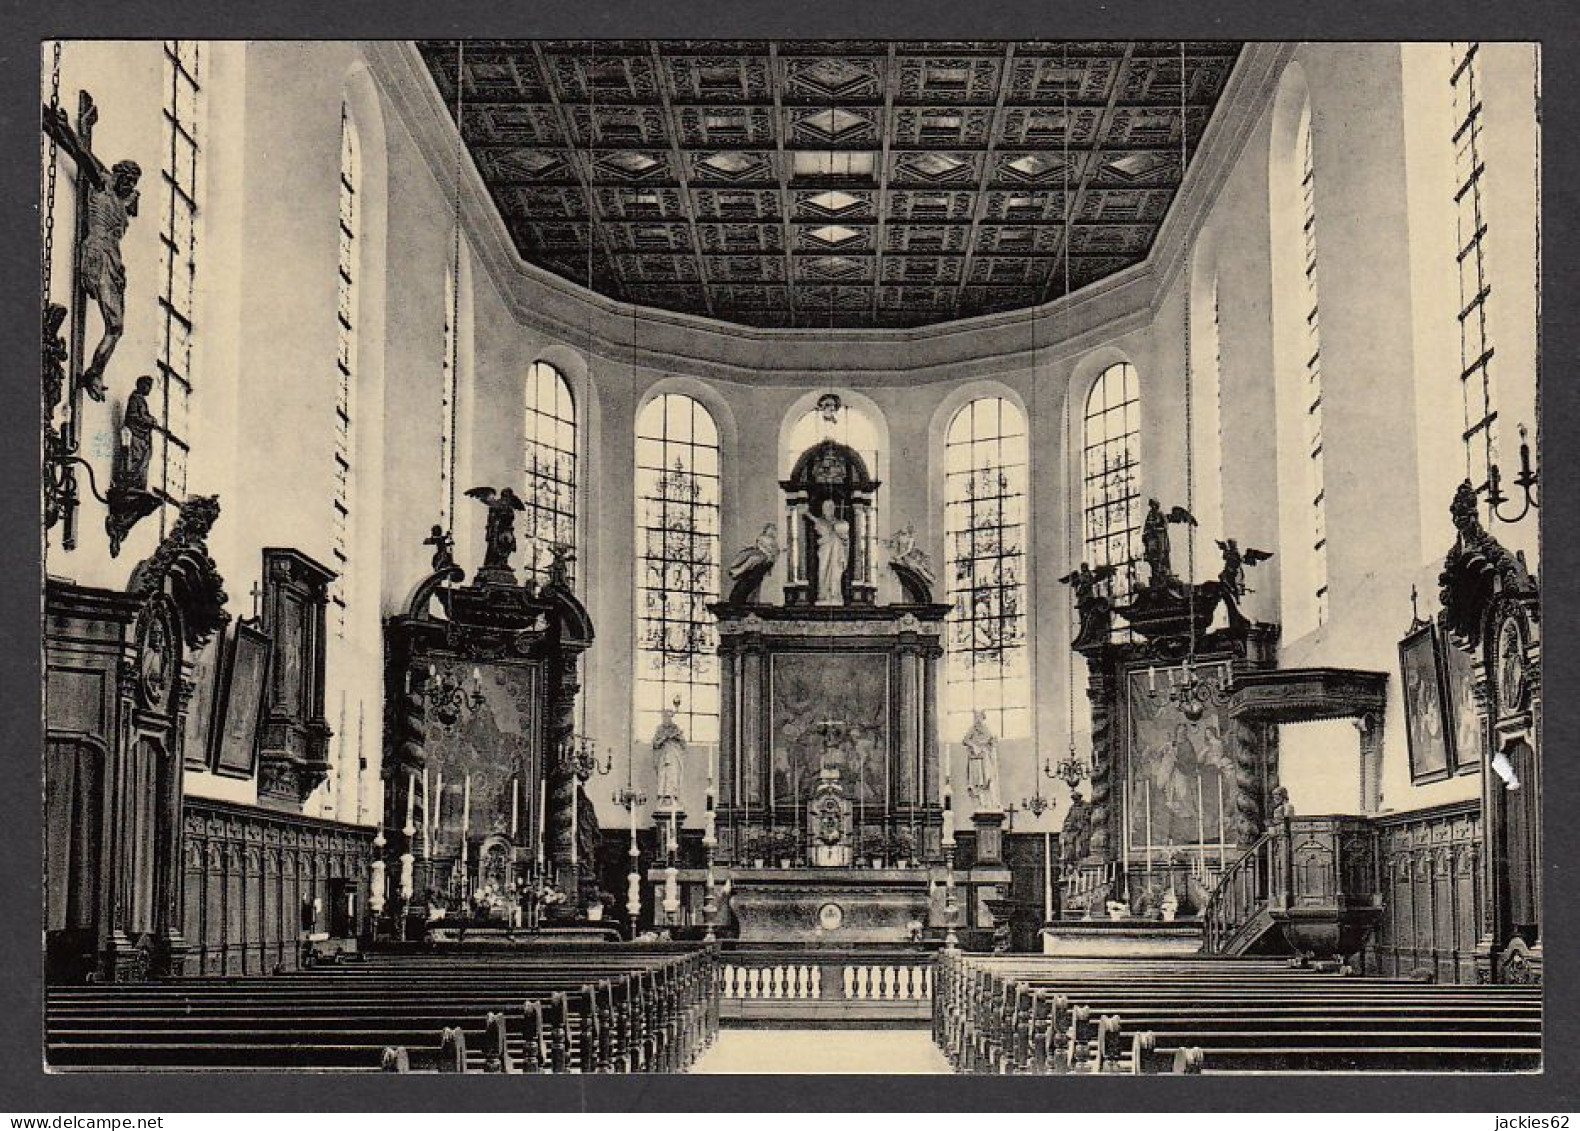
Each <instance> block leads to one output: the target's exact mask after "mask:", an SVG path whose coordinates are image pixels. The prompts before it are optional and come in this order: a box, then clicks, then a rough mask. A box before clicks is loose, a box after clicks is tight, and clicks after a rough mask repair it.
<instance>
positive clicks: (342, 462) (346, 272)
mask: <svg viewBox="0 0 1580 1131" xmlns="http://www.w3.org/2000/svg"><path fill="white" fill-rule="evenodd" d="M361 179H362V159H361V147H360V145H359V143H358V139H357V126H356V122H355V120H354V119H353V118H352V117H351V113H350V111H349V110H348V109H347V108H346V107H345V106H344V105H342V106H341V107H340V282H339V287H340V304H339V308H338V311H337V314H336V316H337V318H338V319H339V322H340V348H339V354H338V356H337V358H336V361H335V368H336V377H337V382H336V385H335V489H334V499H333V503H332V507H333V509H332V511H331V515H330V524H329V536H330V554H331V555H332V557H333V558H334V561H333V562H332V563H331V564H332V566H333V568H334V569H335V571H336V573H338V574H339V575H340V579H339V581H338V582H337V583H336V584H335V587H334V591H333V593H332V596H331V606H332V610H333V621H334V631H335V635H336V636H339V637H342V638H343V637H344V636H345V634H346V605H347V601H348V599H349V594H350V591H351V584H350V580H349V578H348V573H349V571H350V567H351V506H352V501H353V498H352V496H353V487H354V474H355V464H354V461H355V456H356V446H355V444H354V443H353V441H354V439H355V432H354V430H353V424H354V420H355V415H354V414H355V411H356V405H355V404H354V403H353V402H354V399H355V398H354V395H353V394H354V393H355V390H356V383H357V382H356V378H357V326H358V313H357V273H358V272H357V268H358V262H357V256H358V254H359V253H360V251H361V246H360V245H359V244H358V242H357V240H358V237H359V235H360V234H361V218H362V217H361V210H360V208H359V206H358V201H357V191H358V188H359V186H360V184H361Z"/></svg>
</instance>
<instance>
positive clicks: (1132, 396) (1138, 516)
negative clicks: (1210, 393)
mask: <svg viewBox="0 0 1580 1131" xmlns="http://www.w3.org/2000/svg"><path fill="white" fill-rule="evenodd" d="M1081 436H1082V439H1081V450H1082V466H1081V514H1082V544H1083V545H1084V547H1085V553H1084V554H1083V555H1082V560H1083V561H1085V562H1087V563H1088V564H1090V565H1091V566H1092V567H1093V568H1094V569H1095V568H1097V567H1099V566H1113V567H1114V568H1115V571H1116V572H1115V575H1114V580H1113V592H1114V597H1115V599H1116V600H1118V601H1121V602H1122V601H1124V600H1125V599H1126V598H1128V596H1129V594H1130V591H1131V590H1132V589H1133V588H1134V587H1135V584H1136V578H1135V569H1136V562H1137V561H1138V560H1139V559H1140V557H1141V520H1142V513H1143V507H1142V503H1141V393H1140V388H1139V385H1138V382H1137V379H1136V367H1135V366H1134V365H1131V364H1130V363H1129V362H1128V361H1121V362H1117V363H1115V364H1113V365H1110V366H1109V367H1108V368H1107V369H1105V370H1103V372H1102V373H1100V374H1099V375H1098V377H1097V380H1096V381H1095V382H1093V384H1092V387H1091V389H1090V390H1089V391H1088V392H1087V394H1086V418H1085V421H1084V424H1083V427H1082V433H1081ZM1116 631H1118V632H1123V631H1126V630H1125V629H1123V628H1122V627H1117V626H1116Z"/></svg>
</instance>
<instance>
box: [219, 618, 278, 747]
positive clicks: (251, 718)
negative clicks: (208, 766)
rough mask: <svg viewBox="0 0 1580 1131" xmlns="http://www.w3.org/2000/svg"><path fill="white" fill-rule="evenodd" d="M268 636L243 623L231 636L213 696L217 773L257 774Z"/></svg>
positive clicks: (268, 644)
mask: <svg viewBox="0 0 1580 1131" xmlns="http://www.w3.org/2000/svg"><path fill="white" fill-rule="evenodd" d="M271 647H272V644H271V642H270V640H269V637H268V636H267V635H266V634H265V633H264V632H263V631H262V630H261V629H260V628H258V627H257V626H256V625H253V624H249V623H248V622H246V621H241V622H239V623H238V624H237V625H236V628H235V631H234V632H233V633H232V635H231V639H230V648H229V649H228V650H227V651H226V652H225V656H224V663H223V665H222V666H221V670H220V684H219V690H218V692H217V693H216V695H215V697H214V709H215V718H214V734H215V739H214V746H215V751H214V772H215V773H216V774H222V775H224V776H225V777H233V778H249V777H251V776H252V775H253V774H254V773H256V772H257V765H258V718H259V716H260V715H261V714H262V713H263V693H264V690H265V686H266V681H267V680H268V676H269V652H270V649H271Z"/></svg>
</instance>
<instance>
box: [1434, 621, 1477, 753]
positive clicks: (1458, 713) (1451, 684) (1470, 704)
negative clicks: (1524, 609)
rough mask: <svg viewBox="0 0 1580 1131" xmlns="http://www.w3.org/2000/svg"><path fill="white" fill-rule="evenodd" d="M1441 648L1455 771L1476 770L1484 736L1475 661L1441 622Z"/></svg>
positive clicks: (1439, 632) (1439, 631)
mask: <svg viewBox="0 0 1580 1131" xmlns="http://www.w3.org/2000/svg"><path fill="white" fill-rule="evenodd" d="M1438 647H1439V648H1440V649H1442V652H1443V672H1444V682H1445V684H1446V691H1447V695H1448V721H1449V737H1450V739H1451V743H1450V750H1449V754H1450V756H1451V757H1452V758H1453V761H1454V772H1455V773H1459V774H1468V773H1472V772H1474V771H1475V770H1477V769H1479V768H1480V766H1481V758H1482V747H1483V746H1484V745H1485V740H1484V739H1483V738H1482V729H1481V716H1480V715H1479V714H1477V712H1476V694H1475V691H1474V685H1475V679H1476V672H1475V661H1474V660H1472V659H1471V657H1470V653H1468V652H1466V651H1464V650H1463V649H1461V648H1456V647H1454V644H1453V642H1452V641H1450V640H1449V639H1448V630H1447V628H1446V627H1444V626H1443V625H1442V624H1439V625H1438Z"/></svg>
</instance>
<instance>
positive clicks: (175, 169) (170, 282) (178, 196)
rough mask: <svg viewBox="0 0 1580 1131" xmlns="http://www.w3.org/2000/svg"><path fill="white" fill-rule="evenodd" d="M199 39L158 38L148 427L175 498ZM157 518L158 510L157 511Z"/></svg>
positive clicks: (186, 343) (191, 267) (185, 361)
mask: <svg viewBox="0 0 1580 1131" xmlns="http://www.w3.org/2000/svg"><path fill="white" fill-rule="evenodd" d="M200 65H201V45H200V44H199V43H197V42H196V41H193V40H187V39H168V40H166V41H165V67H164V84H165V114H164V129H165V137H164V141H165V145H164V167H163V173H164V176H163V177H162V178H161V179H162V181H163V183H162V184H161V186H160V189H161V192H160V196H161V198H162V199H161V201H160V203H161V212H160V222H159V244H160V256H161V258H162V268H163V270H162V271H161V276H162V277H161V279H160V291H159V321H160V331H161V332H160V342H159V362H158V365H159V385H158V388H156V389H155V396H156V398H157V401H156V403H158V404H159V405H160V417H161V418H162V420H163V423H164V430H163V432H162V433H156V434H155V437H154V442H155V444H157V445H158V451H159V463H158V467H159V490H160V492H161V493H162V494H163V495H164V497H165V498H166V499H169V500H171V501H172V502H177V503H179V502H180V501H181V500H182V499H184V498H185V497H186V491H187V454H188V451H189V447H188V440H187V436H188V402H189V400H190V398H191V394H192V330H193V316H192V315H193V309H192V294H193V283H194V279H195V275H196V251H197V214H198V153H199V145H198V136H199V135H198V119H199V115H200V108H201V98H202V92H203V88H202V85H201V83H200V77H201V76H200ZM160 515H161V518H160V521H161V523H163V522H164V521H165V519H164V512H163V511H161V512H160Z"/></svg>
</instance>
